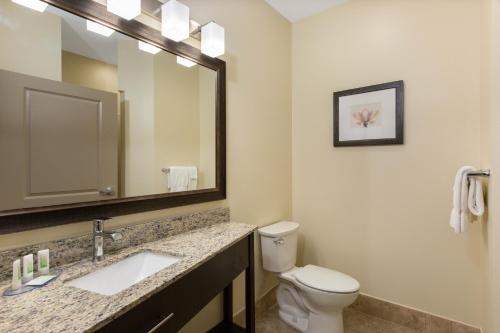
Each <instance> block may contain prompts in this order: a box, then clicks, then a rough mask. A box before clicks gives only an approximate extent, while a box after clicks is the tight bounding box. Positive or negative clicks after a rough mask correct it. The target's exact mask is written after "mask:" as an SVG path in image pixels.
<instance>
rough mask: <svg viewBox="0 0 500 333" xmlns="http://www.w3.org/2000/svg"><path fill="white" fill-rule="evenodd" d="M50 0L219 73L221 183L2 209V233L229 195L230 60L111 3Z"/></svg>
mask: <svg viewBox="0 0 500 333" xmlns="http://www.w3.org/2000/svg"><path fill="white" fill-rule="evenodd" d="M43 1H44V2H46V3H48V4H50V5H53V6H55V7H58V8H60V9H63V10H65V11H67V12H70V13H73V14H75V15H78V16H80V17H83V18H86V19H90V20H93V21H96V22H98V23H101V24H103V25H106V26H108V27H111V28H113V29H114V30H116V31H118V32H120V33H123V34H125V35H127V36H129V37H132V38H135V39H138V40H142V41H145V42H148V43H151V44H153V45H156V46H158V47H160V48H162V49H163V50H165V51H167V52H170V53H173V54H175V55H181V56H183V57H185V58H187V59H190V60H192V61H194V62H196V63H198V64H200V65H202V66H205V67H208V68H210V69H212V70H214V71H216V72H217V91H216V187H215V188H212V189H204V190H196V191H190V192H179V193H166V194H158V195H148V196H142V197H132V198H125V199H112V200H105V201H104V200H103V201H94V202H85V203H76V204H68V205H58V206H50V207H37V208H28V209H16V210H10V211H2V212H0V234H8V233H13V232H20V231H26V230H32V229H38V228H44V227H50V226H57V225H63V224H70V223H76V222H82V221H90V220H92V219H95V218H98V217H102V216H107V217H113V216H120V215H127V214H133V213H140V212H146V211H153V210H160V209H166V208H172V207H178V206H184V205H191V204H196V203H202V202H208V201H216V200H223V199H225V198H226V63H225V62H224V61H222V60H220V59H216V58H211V57H208V56H206V55H204V54H202V53H201V51H200V50H198V49H196V48H194V47H192V46H190V45H188V44H184V43H177V42H174V41H171V40H169V39H167V38H165V37H163V36H162V35H161V33H160V32H159V31H157V30H155V29H153V28H151V27H149V26H147V25H145V24H143V23H140V22H138V21H135V20H130V21H127V20H124V19H122V18H120V17H118V16H116V15H114V14H112V13H109V12H108V11H107V9H106V6H104V5H101V4H99V3H97V2H95V1H92V0H43Z"/></svg>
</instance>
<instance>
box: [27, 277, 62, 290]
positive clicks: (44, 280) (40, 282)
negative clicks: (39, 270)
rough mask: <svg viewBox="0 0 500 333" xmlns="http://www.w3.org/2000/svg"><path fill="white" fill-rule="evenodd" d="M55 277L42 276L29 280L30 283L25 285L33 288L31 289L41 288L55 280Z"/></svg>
mask: <svg viewBox="0 0 500 333" xmlns="http://www.w3.org/2000/svg"><path fill="white" fill-rule="evenodd" d="M55 278H56V276H55V275H42V276H39V277H37V278H36V279H33V280H31V281H30V282H28V283H26V285H27V286H33V287H41V286H43V285H45V284H47V283H49V282H50V281H52V280H53V279H55Z"/></svg>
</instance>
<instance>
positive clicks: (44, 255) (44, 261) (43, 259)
mask: <svg viewBox="0 0 500 333" xmlns="http://www.w3.org/2000/svg"><path fill="white" fill-rule="evenodd" d="M49 259H50V256H49V250H48V249H46V250H40V251H38V253H37V260H38V273H40V274H42V275H46V274H49V270H50V260H49Z"/></svg>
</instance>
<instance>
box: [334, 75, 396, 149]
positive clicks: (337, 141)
mask: <svg viewBox="0 0 500 333" xmlns="http://www.w3.org/2000/svg"><path fill="white" fill-rule="evenodd" d="M392 89H395V94H394V110H395V115H394V116H393V115H391V117H393V118H394V126H395V127H394V134H395V135H394V137H390V138H387V137H381V138H370V139H352V140H342V138H341V135H340V134H341V131H342V128H341V125H340V113H341V112H346V110H340V108H341V105H340V104H341V100H342V98H345V97H350V96H356V95H359V96H361V97H362V95H364V94H367V93H372V92H380V91H386V90H392ZM391 103H392V101H391ZM354 107H355V106H353V108H354ZM333 109H334V110H333V114H334V116H333V127H334V140H333V145H334V146H335V147H355V146H376V145H401V144H404V82H403V81H394V82H388V83H382V84H377V85H372V86H367V87H361V88H356V89H349V90H344V91H338V92H334V93H333ZM350 110H352V109H350ZM382 111H383V110H376V111H373V112H372V111H366V113H363V114H362V115H361V112H365V110H363V111H358V112H357V113H353V114H351V115H349V116H350V117H353V118H354V119H355V123H356V125H355V127H356V126H357V127H358V128H368V127H369V125H370V124H371V122H372V121H373V123H375V122H376V120H375V119H370V117H369V116H367V114H369V115H372V114H375V116H376V115H378V114H379V112H382ZM351 112H354V111H351ZM368 112H370V113H368ZM356 117H358V118H356ZM391 124H392V122H391ZM391 124H386V126H391ZM358 131H359V129H358Z"/></svg>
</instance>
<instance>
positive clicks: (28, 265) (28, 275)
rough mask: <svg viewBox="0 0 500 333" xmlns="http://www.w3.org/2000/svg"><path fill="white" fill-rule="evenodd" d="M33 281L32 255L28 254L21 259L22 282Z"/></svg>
mask: <svg viewBox="0 0 500 333" xmlns="http://www.w3.org/2000/svg"><path fill="white" fill-rule="evenodd" d="M31 280H33V254H32V253H30V254H28V255H25V256H24V257H23V282H24V283H26V282H28V281H31Z"/></svg>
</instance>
